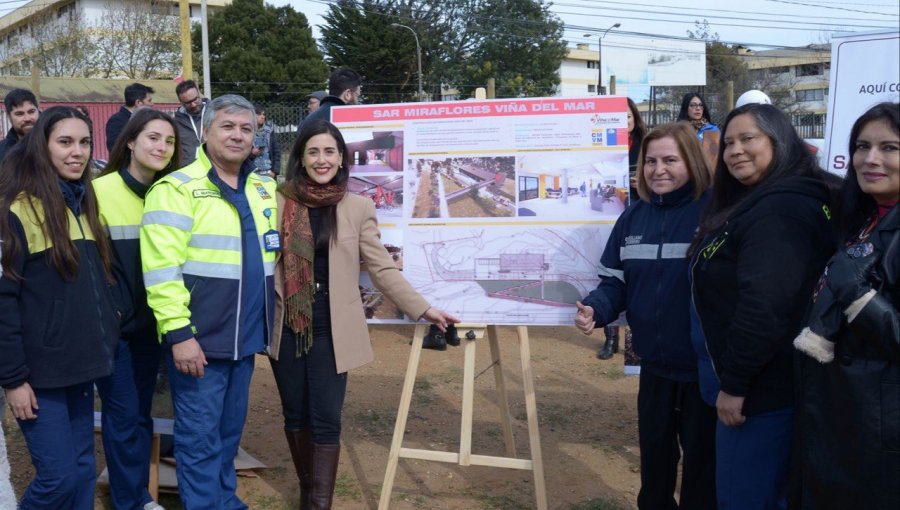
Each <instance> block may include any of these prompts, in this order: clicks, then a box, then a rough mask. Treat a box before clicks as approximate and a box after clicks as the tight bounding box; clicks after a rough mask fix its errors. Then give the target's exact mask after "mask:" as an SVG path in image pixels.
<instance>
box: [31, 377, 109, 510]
mask: <svg viewBox="0 0 900 510" xmlns="http://www.w3.org/2000/svg"><path fill="white" fill-rule="evenodd" d="M34 394H35V397H36V398H37V403H38V407H39V409H38V410H37V415H38V417H37V419H35V420H18V423H19V427H20V428H21V429H22V434H23V435H24V436H25V443H26V444H27V445H28V453H30V454H31V463H32V464H33V465H34V471H35V473H34V480H32V481H31V483H30V484H29V485H28V489H27V490H26V491H25V495H24V496H23V497H22V501H21V502H20V503H19V508H21V509H22V510H93V509H94V486H95V485H96V481H97V471H96V463H95V461H94V383H93V381H91V382H88V383H81V384H76V385H73V386H68V387H65V388H58V389H52V390H39V389H35V390H34Z"/></svg>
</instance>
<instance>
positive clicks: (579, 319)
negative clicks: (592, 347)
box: [575, 301, 594, 335]
mask: <svg viewBox="0 0 900 510" xmlns="http://www.w3.org/2000/svg"><path fill="white" fill-rule="evenodd" d="M575 306H577V307H578V313H576V314H575V327H577V328H578V330H579V331H581V332H582V333H584V334H585V335H590V334H591V332H592V331H594V308H593V307H590V306H584V305H583V304H582V303H581V301H576V302H575Z"/></svg>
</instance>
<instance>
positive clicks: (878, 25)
mask: <svg viewBox="0 0 900 510" xmlns="http://www.w3.org/2000/svg"><path fill="white" fill-rule="evenodd" d="M46 1H50V0H46ZM26 3H28V2H27V0H22V1H15V0H12V1H10V0H5V1H0V16H3V15H6V14H9V13H10V12H11V11H12V10H13V9H15V8H17V7H20V6H22V5H25V4H26ZM267 3H271V4H274V5H291V6H293V7H294V8H295V9H297V10H298V11H300V12H303V13H304V14H306V16H307V18H309V22H310V24H311V25H313V32H314V35H315V36H316V37H318V33H319V32H318V29H317V28H316V25H320V24H322V23H323V20H322V14H323V13H325V12H326V10H327V9H328V4H329V3H331V2H330V1H329V0H267ZM551 9H552V11H553V12H554V13H556V14H557V15H558V16H559V17H560V18H561V19H562V20H563V22H565V24H566V31H565V38H566V40H567V41H568V42H569V44H570V45H574V44H575V43H576V42H585V41H588V42H590V44H591V45H592V47H594V48H596V44H597V37H596V35H598V34H599V33H600V32H601V31H603V30H606V29H607V28H609V27H610V26H612V25H613V24H615V23H621V24H622V26H621V27H620V28H619V29H617V31H622V32H632V33H641V34H655V35H667V36H676V37H684V36H686V35H687V32H686V31H687V30H689V29H692V28H694V20H699V19H704V18H705V19H707V20H708V21H709V24H710V28H711V29H712V31H714V32H718V34H719V36H720V39H721V40H722V41H725V42H733V43H743V44H746V45H748V46H751V47H755V48H760V49H761V48H764V47H766V46H804V45H807V44H811V43H821V42H827V41H828V40H829V39H830V36H831V34H833V33H835V32H838V31H844V32H846V31H850V32H870V31H878V30H883V29H884V28H887V29H894V30H898V29H900V2H898V1H897V0H750V1H748V0H669V1H666V0H635V1H629V0H615V1H603V0H559V1H557V2H555V3H554V5H553V6H552V8H551ZM504 30H507V31H509V32H512V33H514V30H515V25H514V24H511V25H509V26H506V27H504ZM585 33H593V34H594V35H593V36H591V37H590V38H588V39H586V38H584V34H585Z"/></svg>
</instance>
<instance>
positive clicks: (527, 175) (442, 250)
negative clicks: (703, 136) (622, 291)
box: [331, 96, 629, 325]
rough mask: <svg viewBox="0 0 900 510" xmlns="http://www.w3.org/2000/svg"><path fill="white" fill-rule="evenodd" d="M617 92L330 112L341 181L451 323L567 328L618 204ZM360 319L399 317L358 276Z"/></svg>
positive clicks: (622, 113)
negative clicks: (340, 144)
mask: <svg viewBox="0 0 900 510" xmlns="http://www.w3.org/2000/svg"><path fill="white" fill-rule="evenodd" d="M626 112H627V104H626V101H625V98H624V97H614V96H604V97H587V98H529V99H501V100H489V101H456V102H440V103H403V104H382V105H360V106H348V107H342V108H335V109H332V111H331V115H332V122H334V123H335V124H336V125H337V126H338V127H339V128H340V130H341V133H342V134H343V136H344V138H345V141H346V142H347V146H348V150H349V151H350V155H351V159H352V165H351V168H350V182H349V190H350V192H351V193H356V194H359V195H362V196H366V197H369V198H370V199H371V200H372V201H373V202H374V204H375V207H376V211H377V215H378V222H379V228H380V230H381V232H382V241H383V242H384V244H385V247H386V248H387V250H388V252H389V253H390V254H391V255H392V257H393V258H394V261H395V262H396V264H397V267H398V268H400V269H401V270H402V271H403V274H404V276H405V277H406V279H407V280H409V282H410V283H411V284H412V285H413V286H414V287H415V288H416V289H417V290H418V291H419V292H420V293H422V294H423V296H425V298H426V299H427V300H428V301H429V302H430V303H431V304H432V305H434V306H437V307H440V308H442V309H445V310H447V311H449V312H451V313H453V314H455V315H456V316H458V317H460V318H461V319H462V320H463V321H464V322H475V323H488V324H497V325H501V324H502V325H561V324H565V325H571V324H572V320H573V316H574V313H575V306H574V303H575V301H576V300H578V299H580V298H581V297H583V296H584V295H586V294H587V293H588V292H590V291H591V290H592V289H594V288H595V287H596V286H597V284H598V283H599V279H598V276H597V273H598V265H599V262H600V255H601V254H602V252H603V248H604V247H605V245H606V240H607V238H608V237H609V232H610V230H611V229H612V226H613V224H614V223H615V221H616V219H617V218H618V217H619V215H620V214H621V213H622V211H623V210H624V208H625V207H626V205H627V200H628V186H629V182H628V120H627V114H626ZM360 292H361V293H362V297H363V305H364V308H365V309H366V315H367V318H368V319H369V320H370V322H376V323H378V322H382V323H383V322H406V321H407V320H408V319H407V318H404V317H403V315H402V313H401V312H400V311H399V310H398V309H397V307H396V306H395V305H394V304H393V303H391V302H390V301H389V300H387V299H386V298H385V297H384V296H383V295H381V293H380V292H378V290H377V289H376V288H375V287H374V286H373V285H372V282H371V279H370V278H369V276H368V274H366V273H365V268H363V274H362V276H361V279H360Z"/></svg>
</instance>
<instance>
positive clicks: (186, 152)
mask: <svg viewBox="0 0 900 510" xmlns="http://www.w3.org/2000/svg"><path fill="white" fill-rule="evenodd" d="M202 102H203V107H202V108H201V109H200V112H198V113H197V114H196V115H191V114H190V113H188V112H187V110H185V109H184V106H179V107H178V110H176V111H175V117H174V119H175V125H176V126H178V138H179V141H180V142H181V155H180V156H179V158H178V160H179V161H178V162H179V164H180V165H181V166H182V167H185V166H187V165H189V164H190V163H192V162H193V161H194V160H195V159H197V148H198V147H200V138H202V136H201V135H202V134H203V128H202V127H201V125H200V124H201V122H202V120H203V112H205V111H206V105H208V104H209V99H205V98H204V99H203V100H202ZM253 120H256V119H255V118H254V119H253Z"/></svg>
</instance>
